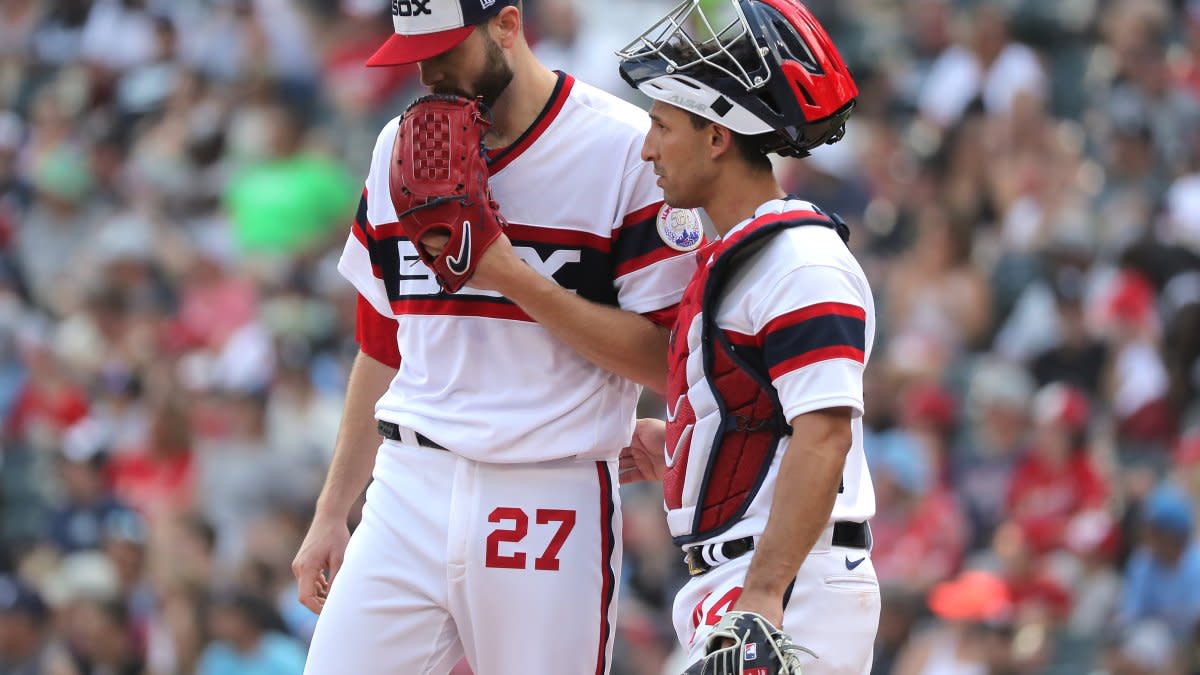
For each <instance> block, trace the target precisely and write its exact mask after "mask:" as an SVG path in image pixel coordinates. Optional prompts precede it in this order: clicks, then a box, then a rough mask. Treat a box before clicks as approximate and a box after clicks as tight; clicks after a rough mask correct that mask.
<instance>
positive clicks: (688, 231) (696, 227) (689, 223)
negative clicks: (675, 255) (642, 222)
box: [658, 204, 704, 251]
mask: <svg viewBox="0 0 1200 675" xmlns="http://www.w3.org/2000/svg"><path fill="white" fill-rule="evenodd" d="M658 236H659V237H660V238H661V239H662V240H663V242H664V243H665V244H666V245H667V246H670V247H671V248H673V249H675V250H676V251H694V250H696V248H697V247H698V246H700V241H701V240H703V239H704V223H703V222H702V221H701V220H700V215H699V214H698V213H696V212H695V211H694V210H692V209H673V208H671V207H670V206H667V205H666V204H663V207H662V208H661V209H659V211H658Z"/></svg>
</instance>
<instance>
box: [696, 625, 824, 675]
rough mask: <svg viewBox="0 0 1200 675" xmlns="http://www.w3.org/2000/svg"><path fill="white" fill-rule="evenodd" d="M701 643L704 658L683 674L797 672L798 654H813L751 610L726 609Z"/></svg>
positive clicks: (781, 674)
mask: <svg viewBox="0 0 1200 675" xmlns="http://www.w3.org/2000/svg"><path fill="white" fill-rule="evenodd" d="M726 640H728V641H730V642H731V643H732V644H728V645H725V644H723V643H724V642H725V641H726ZM704 645H705V646H704V654H705V655H704V658H703V659H701V660H699V661H697V662H696V663H694V664H692V666H691V667H690V668H688V669H687V670H685V671H684V673H683V675H800V659H799V657H798V653H799V652H806V653H808V654H810V655H812V656H813V657H816V654H813V653H812V652H811V651H809V650H807V649H805V648H804V647H801V646H799V645H797V644H795V643H793V642H792V639H791V638H790V637H788V635H787V633H784V632H783V631H781V630H779V629H777V628H775V626H772V625H771V622H770V621H767V620H766V619H765V618H763V616H762V615H761V614H756V613H754V612H726V614H725V616H724V617H723V618H722V619H721V622H720V623H718V624H717V625H716V626H714V627H713V631H712V633H710V634H709V636H708V639H707V640H705V643H704Z"/></svg>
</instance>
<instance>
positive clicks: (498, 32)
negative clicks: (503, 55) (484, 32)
mask: <svg viewBox="0 0 1200 675" xmlns="http://www.w3.org/2000/svg"><path fill="white" fill-rule="evenodd" d="M488 23H489V24H490V25H489V27H490V29H491V34H492V39H493V40H495V41H496V44H497V45H499V46H500V48H501V49H512V48H513V46H515V45H516V44H517V40H519V39H520V38H521V36H522V34H523V33H522V31H523V30H524V25H523V23H524V22H523V20H522V17H521V10H520V9H518V8H517V7H512V6H509V7H505V8H504V9H502V10H500V13H499V14H497V15H496V16H494V17H492V19H491V21H489V22H488Z"/></svg>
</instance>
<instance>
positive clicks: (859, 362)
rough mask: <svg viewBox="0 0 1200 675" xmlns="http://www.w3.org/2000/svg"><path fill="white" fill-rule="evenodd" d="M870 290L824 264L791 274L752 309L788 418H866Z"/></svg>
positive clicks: (757, 331)
mask: <svg viewBox="0 0 1200 675" xmlns="http://www.w3.org/2000/svg"><path fill="white" fill-rule="evenodd" d="M866 292H867V291H866V288H865V284H864V282H863V281H862V280H860V279H859V278H857V277H856V276H855V275H853V274H851V273H849V272H846V271H844V270H841V269H838V268H836V267H826V266H822V265H805V266H801V267H798V268H796V269H794V270H792V271H790V272H788V273H787V274H785V275H784V276H783V277H782V278H781V279H780V280H779V281H778V282H777V283H776V284H775V286H774V287H773V288H771V290H770V291H768V293H767V294H766V296H765V297H764V298H763V299H762V300H761V301H760V302H759V303H758V304H757V305H755V306H754V307H752V308H751V309H750V312H751V317H750V320H751V323H752V324H753V325H754V330H755V334H756V337H757V341H758V342H759V344H761V345H762V347H761V348H762V353H763V359H764V361H765V363H766V367H767V370H768V371H769V373H770V376H771V382H772V383H773V384H774V385H775V389H776V391H777V392H778V394H779V402H780V404H781V405H782V407H783V413H784V417H785V418H786V419H787V420H788V421H789V422H790V421H791V420H792V419H793V418H795V417H796V416H798V415H802V414H804V413H806V412H812V411H814V410H822V409H825V408H838V407H843V406H845V407H849V408H850V409H851V410H853V413H854V416H855V417H858V416H860V415H862V412H863V371H864V368H865V363H866V344H867V307H869V306H870V305H869V303H868V302H867V298H866V296H865V293H866Z"/></svg>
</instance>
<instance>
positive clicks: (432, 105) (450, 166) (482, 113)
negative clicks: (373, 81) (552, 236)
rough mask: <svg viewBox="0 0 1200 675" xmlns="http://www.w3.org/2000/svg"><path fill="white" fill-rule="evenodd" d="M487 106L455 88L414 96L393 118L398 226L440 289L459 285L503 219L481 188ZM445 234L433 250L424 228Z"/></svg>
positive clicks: (485, 175)
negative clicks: (397, 119) (397, 120)
mask: <svg viewBox="0 0 1200 675" xmlns="http://www.w3.org/2000/svg"><path fill="white" fill-rule="evenodd" d="M490 126H491V120H490V118H489V115H488V112H487V109H486V108H484V107H483V106H482V104H481V103H479V102H478V101H472V100H470V99H466V98H461V97H458V96H443V95H431V96H425V97H422V98H420V99H417V100H416V101H415V102H414V103H413V104H412V105H410V106H409V107H408V110H405V111H404V116H403V117H402V118H401V119H400V129H399V131H397V132H396V141H395V143H394V144H393V146H392V163H391V171H390V187H391V193H392V195H391V196H392V204H393V205H394V206H395V207H396V215H397V217H398V218H399V221H400V226H401V228H403V229H404V232H405V234H406V235H407V236H408V238H409V240H410V241H412V243H413V245H414V246H415V247H416V249H417V254H418V255H420V256H421V260H423V261H424V262H425V264H426V265H428V266H429V268H430V269H431V270H433V273H434V276H436V277H437V280H438V284H440V285H441V287H442V288H443V289H444V290H445V291H446V292H448V293H453V292H455V291H457V290H458V289H460V288H462V287H463V285H464V284H466V283H467V280H468V279H470V278H471V275H472V274H474V273H475V266H476V265H477V264H478V263H479V260H480V258H482V257H483V252H484V251H486V250H487V248H488V247H489V246H491V245H492V243H493V242H495V241H496V239H497V238H498V237H499V236H500V234H501V228H503V227H504V226H505V225H506V224H507V223H506V222H505V221H504V217H503V216H501V215H500V209H499V207H498V206H497V204H496V202H495V201H493V200H492V194H491V191H490V190H489V189H488V169H487V159H486V157H485V155H484V147H483V135H484V133H485V132H486V131H487V129H488V127H490ZM438 234H441V235H444V236H446V237H449V239H448V240H447V241H446V242H445V245H444V246H443V247H442V248H441V250H440V251H439V252H438V253H437V254H436V255H434V254H431V253H430V252H429V251H428V250H426V248H425V246H424V245H423V244H422V242H421V240H422V239H423V238H425V237H426V236H431V235H438Z"/></svg>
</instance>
